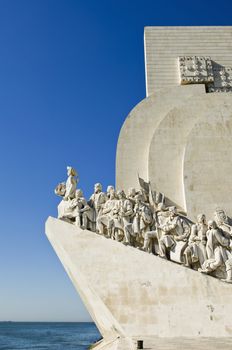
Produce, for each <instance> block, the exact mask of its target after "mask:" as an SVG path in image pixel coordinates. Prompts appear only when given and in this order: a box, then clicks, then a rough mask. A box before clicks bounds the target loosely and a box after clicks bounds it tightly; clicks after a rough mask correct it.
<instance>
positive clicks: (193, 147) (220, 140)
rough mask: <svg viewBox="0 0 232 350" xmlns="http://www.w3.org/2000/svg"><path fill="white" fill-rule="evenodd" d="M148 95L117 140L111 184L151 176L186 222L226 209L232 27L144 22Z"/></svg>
mask: <svg viewBox="0 0 232 350" xmlns="http://www.w3.org/2000/svg"><path fill="white" fill-rule="evenodd" d="M144 38H145V68H146V86H147V97H146V98H145V99H144V100H143V101H142V102H140V103H139V104H138V105H137V106H135V107H134V108H133V110H132V111H131V112H130V113H129V115H128V117H127V118H126V120H125V122H124V124H123V126H122V129H121V132H120V136H119V139H118V146H117V156H116V186H117V188H123V189H125V190H128V188H130V187H135V188H138V174H139V176H141V177H142V178H144V179H145V180H146V181H150V182H151V185H152V188H153V189H155V190H157V191H159V192H162V193H164V194H165V195H166V197H167V198H169V199H170V202H171V203H173V204H174V205H176V206H177V207H180V208H181V209H183V210H184V211H185V212H187V214H188V216H189V217H190V218H191V219H192V220H196V217H197V215H198V214H199V213H201V212H203V213H205V214H206V215H207V217H210V216H212V213H213V212H214V211H215V208H217V207H222V208H224V209H225V210H226V211H227V212H228V213H229V214H230V215H232V202H231V201H230V198H229V195H228V193H229V192H230V188H231V187H232V177H231V176H230V175H229V174H230V173H231V172H232V162H231V160H230V154H231V153H232V142H231V140H232V129H231V123H232V68H231V67H232V40H231V39H232V27H146V28H145V36H144Z"/></svg>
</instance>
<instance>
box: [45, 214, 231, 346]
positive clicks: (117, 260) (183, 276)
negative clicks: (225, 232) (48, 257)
mask: <svg viewBox="0 0 232 350" xmlns="http://www.w3.org/2000/svg"><path fill="white" fill-rule="evenodd" d="M46 234H47V237H48V239H49V241H50V242H51V244H52V246H53V248H54V250H55V251H56V254H57V255H58V257H59V259H60V260H61V262H62V264H63V266H64V268H65V270H66V272H67V273H68V275H69V277H70V279H71V280H72V282H73V284H74V286H75V288H76V289H77V291H78V293H79V295H80V297H81V299H82V301H83V303H84V304H85V306H86V308H87V310H88V311H89V313H90V315H91V317H92V318H93V320H94V322H95V323H96V325H97V327H98V329H99V331H100V333H101V334H102V336H103V338H104V344H106V343H107V342H108V343H110V342H111V343H114V344H116V343H117V344H120V342H121V341H124V342H127V343H128V342H129V343H130V344H132V343H133V342H132V340H136V339H141V337H143V338H146V337H153V338H156V337H161V338H162V337H169V338H170V337H177V338H178V337H183V336H184V337H194V338H195V337H214V336H215V334H217V336H218V337H229V336H231V334H232V318H231V314H232V294H231V285H229V284H226V283H222V282H221V281H220V280H218V279H215V278H212V277H210V276H207V275H202V274H200V273H198V272H196V271H194V270H190V269H186V268H184V267H182V266H180V265H178V264H174V263H172V262H169V261H167V260H164V259H160V258H159V257H156V256H154V255H151V254H148V253H145V252H142V251H139V250H137V249H135V248H133V247H130V246H124V245H123V244H121V243H119V242H117V241H114V240H111V239H106V238H104V237H102V236H100V235H97V234H96V233H93V232H91V231H87V230H81V229H79V228H78V227H76V226H74V225H71V224H69V223H66V222H64V221H61V220H58V219H55V218H52V217H49V218H48V220H47V222H46ZM143 338H142V339H143ZM119 340H120V341H119ZM115 342H116V343H115ZM129 343H128V344H129ZM99 346H100V345H99ZM131 346H132V345H130V347H131ZM130 347H129V345H128V347H124V349H127V348H128V349H129V348H130ZM106 348H107V349H110V347H106ZM116 348H119V345H118V347H116Z"/></svg>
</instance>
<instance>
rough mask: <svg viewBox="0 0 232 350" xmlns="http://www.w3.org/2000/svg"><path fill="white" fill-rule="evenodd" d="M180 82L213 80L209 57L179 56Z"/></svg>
mask: <svg viewBox="0 0 232 350" xmlns="http://www.w3.org/2000/svg"><path fill="white" fill-rule="evenodd" d="M179 67H180V78H181V84H193V83H210V82H213V81H214V77H213V67H212V61H211V58H210V57H203V56H181V57H179Z"/></svg>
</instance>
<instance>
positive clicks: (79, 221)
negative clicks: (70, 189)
mask: <svg viewBox="0 0 232 350" xmlns="http://www.w3.org/2000/svg"><path fill="white" fill-rule="evenodd" d="M70 207H71V208H73V212H72V218H73V219H74V220H75V225H76V226H78V227H80V228H83V212H84V211H85V210H88V208H89V206H88V205H87V201H86V199H85V198H84V196H83V192H82V190H80V189H78V190H76V194H75V198H74V199H72V201H71V203H70ZM84 228H85V227H84Z"/></svg>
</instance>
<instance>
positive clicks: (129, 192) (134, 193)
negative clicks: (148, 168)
mask: <svg viewBox="0 0 232 350" xmlns="http://www.w3.org/2000/svg"><path fill="white" fill-rule="evenodd" d="M135 195H136V191H135V188H133V187H132V188H129V190H128V196H129V197H135Z"/></svg>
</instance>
